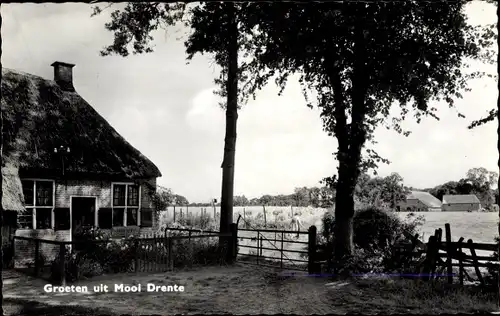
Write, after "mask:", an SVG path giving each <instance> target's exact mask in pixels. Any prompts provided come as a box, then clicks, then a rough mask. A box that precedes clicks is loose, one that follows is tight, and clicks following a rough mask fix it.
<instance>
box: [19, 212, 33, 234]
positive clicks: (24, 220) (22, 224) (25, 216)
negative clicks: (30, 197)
mask: <svg viewBox="0 0 500 316" xmlns="http://www.w3.org/2000/svg"><path fill="white" fill-rule="evenodd" d="M17 218H18V221H19V228H22V229H31V228H33V209H32V208H27V209H26V211H24V212H22V213H19V215H18V217H17Z"/></svg>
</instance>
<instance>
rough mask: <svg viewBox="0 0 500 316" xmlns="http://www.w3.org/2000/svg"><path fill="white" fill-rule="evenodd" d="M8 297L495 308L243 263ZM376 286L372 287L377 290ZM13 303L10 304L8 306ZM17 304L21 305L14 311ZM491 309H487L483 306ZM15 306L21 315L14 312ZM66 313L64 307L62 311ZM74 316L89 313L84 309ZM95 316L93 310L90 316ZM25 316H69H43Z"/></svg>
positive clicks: (157, 310) (308, 307) (171, 308)
mask: <svg viewBox="0 0 500 316" xmlns="http://www.w3.org/2000/svg"><path fill="white" fill-rule="evenodd" d="M4 282H5V287H4V297H5V303H6V304H5V305H7V306H6V312H7V315H19V303H17V305H16V304H14V303H16V302H27V301H30V302H31V303H30V304H36V302H38V303H43V304H47V305H51V306H65V307H64V308H69V307H71V306H79V308H80V309H84V308H96V309H100V312H96V313H95V314H94V315H96V314H108V315H111V314H115V315H117V314H129V315H144V314H148V315H151V314H156V315H173V314H208V313H217V314H230V313H231V314H262V313H264V314H276V313H284V314H290V313H293V314H302V315H309V314H345V313H363V314H367V313H369V314H374V313H385V312H391V313H419V312H420V311H422V306H424V307H423V308H424V309H425V311H423V312H429V309H430V311H434V309H436V311H437V310H438V311H439V312H458V311H461V310H462V309H463V308H467V309H468V311H470V308H471V307H469V306H473V307H472V308H473V310H472V311H476V310H481V309H482V310H484V309H487V310H492V309H491V306H490V305H491V304H489V305H488V304H486V305H485V304H484V303H482V302H479V303H476V302H474V303H468V305H467V307H463V308H460V306H458V305H457V303H456V302H455V301H449V300H448V301H449V302H447V301H445V302H444V303H439V302H437V303H436V302H432V303H433V304H431V305H435V304H437V305H436V306H430V305H428V304H422V302H420V301H419V300H411V299H408V297H406V296H401V295H399V293H401V290H400V289H398V288H395V287H394V286H393V287H392V290H391V291H392V292H391V291H389V292H387V293H385V294H384V293H382V292H383V291H381V289H380V287H379V286H370V285H367V284H366V283H363V282H361V283H359V282H358V281H357V280H351V281H349V282H340V281H337V282H332V281H331V280H328V279H326V278H314V277H306V276H295V277H284V276H280V275H279V274H277V273H276V272H274V271H271V270H266V269H263V268H256V267H254V266H248V265H244V264H236V265H235V266H231V267H205V268H198V269H194V270H190V271H188V270H186V271H176V272H169V273H160V274H148V275H146V274H142V275H141V274H137V275H113V276H102V277H98V278H94V279H92V280H86V281H81V282H78V283H75V284H74V285H85V286H88V288H89V290H90V292H91V293H58V294H54V293H45V292H44V290H43V286H44V285H45V284H46V283H45V282H44V281H42V280H39V279H33V278H29V277H26V276H24V275H21V276H18V277H12V278H9V279H6V280H5V281H4ZM120 283H125V284H130V285H132V284H136V285H137V284H142V287H143V292H141V293H120V292H114V291H113V288H114V284H120ZM147 283H154V284H156V285H175V284H177V285H182V286H184V288H185V291H184V292H166V293H161V292H159V293H158V292H157V293H153V292H146V291H145V289H144V287H145V286H146V284H147ZM100 284H103V285H108V286H109V288H110V292H108V293H94V292H93V290H92V289H93V286H95V285H100ZM372 285H373V284H372ZM9 304H10V305H9ZM16 306H17V307H16ZM484 306H486V307H484ZM16 308H17V309H16ZM60 311H61V312H62V311H64V309H60ZM68 314H76V315H85V313H84V312H83V311H82V313H81V314H80V313H79V312H78V311H76V312H73V313H71V312H68ZM91 314H92V313H90V312H88V311H87V315H91ZM25 315H64V312H62V314H61V313H59V314H57V313H56V314H51V313H38V314H36V313H35V314H25Z"/></svg>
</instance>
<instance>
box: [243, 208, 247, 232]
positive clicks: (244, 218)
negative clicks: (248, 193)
mask: <svg viewBox="0 0 500 316" xmlns="http://www.w3.org/2000/svg"><path fill="white" fill-rule="evenodd" d="M243 221H244V222H245V228H247V213H246V210H245V208H243Z"/></svg>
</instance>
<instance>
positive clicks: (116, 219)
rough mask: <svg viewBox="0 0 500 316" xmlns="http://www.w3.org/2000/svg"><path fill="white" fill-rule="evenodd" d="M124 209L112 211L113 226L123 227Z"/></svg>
mask: <svg viewBox="0 0 500 316" xmlns="http://www.w3.org/2000/svg"><path fill="white" fill-rule="evenodd" d="M124 212H125V209H123V208H115V209H113V226H114V227H120V226H123V215H124Z"/></svg>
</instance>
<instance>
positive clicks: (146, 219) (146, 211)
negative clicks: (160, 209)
mask: <svg viewBox="0 0 500 316" xmlns="http://www.w3.org/2000/svg"><path fill="white" fill-rule="evenodd" d="M140 215H141V227H153V210H152V209H150V208H142V209H141V212H140Z"/></svg>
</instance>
